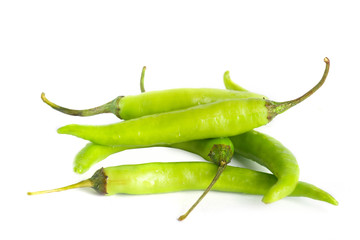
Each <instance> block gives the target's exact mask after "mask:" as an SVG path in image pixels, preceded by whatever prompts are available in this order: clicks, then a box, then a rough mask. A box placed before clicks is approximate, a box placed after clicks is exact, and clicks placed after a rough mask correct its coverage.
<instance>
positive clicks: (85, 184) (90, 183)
mask: <svg viewBox="0 0 360 240" xmlns="http://www.w3.org/2000/svg"><path fill="white" fill-rule="evenodd" d="M84 187H94V182H93V181H92V180H91V179H86V180H83V181H81V182H78V183H75V184H71V185H69V186H65V187H61V188H55V189H50V190H44V191H37V192H28V193H27V194H28V195H38V194H43V193H53V192H60V191H65V190H69V189H74V188H84Z"/></svg>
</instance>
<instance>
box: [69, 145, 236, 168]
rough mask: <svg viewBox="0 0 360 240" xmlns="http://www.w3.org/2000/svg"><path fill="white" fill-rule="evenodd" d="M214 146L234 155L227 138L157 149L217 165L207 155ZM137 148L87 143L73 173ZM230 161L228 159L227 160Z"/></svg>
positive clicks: (75, 162)
mask: <svg viewBox="0 0 360 240" xmlns="http://www.w3.org/2000/svg"><path fill="white" fill-rule="evenodd" d="M214 145H227V146H229V148H230V149H231V152H232V153H234V146H233V143H232V141H231V140H230V139H229V138H214V139H201V140H194V141H189V142H181V143H175V144H167V145H159V146H158V147H170V148H177V149H181V150H185V151H188V152H191V153H194V154H197V155H199V156H200V157H202V158H204V159H205V160H206V161H209V162H213V161H214V159H215V161H217V162H214V163H215V164H217V165H219V164H220V163H219V161H218V160H219V158H210V156H209V153H210V152H211V151H212V148H213V146H214ZM134 148H139V147H126V146H104V145H98V144H94V143H88V144H87V145H86V146H85V147H84V148H83V149H81V151H80V152H79V153H78V154H77V155H76V157H75V160H74V171H75V172H76V173H85V172H86V171H88V170H89V169H90V168H91V166H93V165H94V164H96V163H98V162H100V161H102V160H104V159H105V158H107V157H108V156H110V155H112V154H114V153H117V152H121V151H124V150H128V149H134ZM231 156H232V154H231ZM228 161H230V159H229V160H228Z"/></svg>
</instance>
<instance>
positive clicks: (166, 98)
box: [41, 86, 263, 120]
mask: <svg viewBox="0 0 360 240" xmlns="http://www.w3.org/2000/svg"><path fill="white" fill-rule="evenodd" d="M142 88H143V86H142ZM143 90H144V89H143ZM262 97H263V96H262V95H260V94H256V93H251V92H239V91H233V90H224V89H212V88H178V89H168V90H160V91H151V92H145V93H142V94H138V95H133V96H131V95H129V96H120V97H117V98H115V99H114V100H112V101H110V102H108V103H106V104H104V105H102V106H99V107H95V108H90V109H84V110H74V109H69V108H65V107H62V106H59V105H57V104H55V103H53V102H51V101H49V100H48V99H47V98H46V97H45V94H44V93H42V94H41V98H42V100H43V101H44V102H45V103H46V104H48V105H49V106H50V107H52V108H53V109H55V110H57V111H60V112H62V113H65V114H69V115H73V116H93V115H97V114H101V113H113V114H115V115H116V116H117V117H118V118H120V119H124V120H128V119H134V118H139V117H142V116H146V115H150V114H152V113H153V112H156V113H164V112H169V111H172V110H173V109H186V108H189V107H193V106H197V105H202V104H208V103H212V102H216V101H219V100H224V99H242V98H262Z"/></svg>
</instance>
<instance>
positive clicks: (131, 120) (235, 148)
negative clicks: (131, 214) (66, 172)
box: [28, 58, 338, 220]
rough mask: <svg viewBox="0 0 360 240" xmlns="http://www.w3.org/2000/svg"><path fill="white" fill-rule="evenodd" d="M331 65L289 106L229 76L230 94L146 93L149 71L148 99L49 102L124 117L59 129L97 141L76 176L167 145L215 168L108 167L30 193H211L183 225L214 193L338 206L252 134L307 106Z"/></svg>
mask: <svg viewBox="0 0 360 240" xmlns="http://www.w3.org/2000/svg"><path fill="white" fill-rule="evenodd" d="M324 62H325V64H326V67H325V71H324V74H323V76H322V78H321V80H320V81H319V82H318V84H316V85H315V86H314V87H313V88H312V89H310V90H309V91H308V92H307V93H305V94H304V95H303V96H301V97H299V98H296V99H294V100H291V101H286V102H275V101H271V100H268V99H267V98H266V97H265V96H263V95H261V94H256V93H252V92H249V91H247V90H246V89H244V88H242V87H240V86H239V85H237V84H236V83H234V82H233V81H232V80H231V78H230V75H229V72H225V74H224V84H225V87H226V89H225V90H223V89H207V88H200V89H191V88H183V89H170V90H162V91H152V92H145V88H144V75H145V67H144V68H143V71H142V74H141V78H140V88H141V94H139V95H136V96H120V97H117V98H115V99H114V100H113V101H110V102H108V103H106V104H104V105H102V106H99V107H95V108H91V109H85V110H73V109H69V108H64V107H61V106H58V105H57V104H55V103H53V102H50V101H49V100H48V99H47V98H46V97H45V94H44V93H42V95H41V98H42V100H43V101H44V102H45V103H46V104H48V105H49V106H50V107H52V108H54V109H55V110H58V111H60V112H63V113H65V114H69V115H74V116H92V115H96V114H100V113H113V114H114V115H116V116H117V117H118V118H120V119H123V121H120V122H118V123H115V124H110V125H102V126H84V125H75V124H72V125H67V126H64V127H61V128H59V129H58V133H60V134H70V135H74V136H77V137H80V138H83V139H85V140H88V141H90V142H89V143H88V144H87V145H86V146H85V147H84V148H83V149H82V150H81V151H80V152H79V153H78V154H77V155H76V157H75V160H74V171H75V172H77V173H80V174H81V173H84V172H86V171H88V170H89V169H90V168H91V167H92V166H93V165H94V164H96V163H98V162H100V161H102V160H104V159H105V158H107V157H108V156H110V155H112V154H115V153H118V152H121V151H124V150H127V149H137V148H146V147H153V146H162V147H170V148H177V149H181V150H185V151H189V152H192V153H194V154H197V155H199V156H201V157H202V158H204V159H205V160H207V161H208V162H209V163H198V162H178V163H146V164H138V165H120V166H116V167H108V168H101V169H99V170H98V171H96V172H95V174H94V175H93V176H92V177H91V178H89V179H87V180H84V181H81V182H79V183H76V184H73V185H69V186H66V187H62V188H57V189H53V190H46V191H38V192H29V193H28V194H29V195H34V194H40V193H49V192H57V191H63V190H68V189H72V188H79V187H92V188H94V189H95V190H96V191H98V192H100V193H103V194H107V195H111V194H116V193H126V194H153V193H166V192H175V191H185V190H205V191H204V192H203V194H202V195H201V196H200V198H199V199H198V200H197V201H196V202H195V204H194V205H193V206H192V207H191V208H190V209H189V210H188V211H187V212H186V213H185V214H184V215H182V216H180V217H179V220H183V219H185V218H186V217H187V216H188V214H189V213H190V212H191V211H192V210H193V209H194V208H195V206H196V205H197V204H198V203H199V202H200V201H201V199H202V198H203V197H204V196H205V195H206V194H207V193H208V192H209V191H210V189H212V190H215V191H224V192H241V193H248V194H260V195H263V199H262V201H263V202H264V203H272V202H275V201H277V200H280V199H282V198H284V197H287V196H303V197H308V198H312V199H317V200H321V201H325V202H328V203H331V204H334V205H337V204H338V202H337V201H336V200H335V199H334V198H333V197H332V196H331V195H330V194H329V193H327V192H325V191H323V190H321V189H319V188H317V187H315V186H313V185H311V184H308V183H305V182H301V181H299V166H298V163H297V161H296V158H295V157H294V155H293V154H292V153H291V151H290V150H288V149H287V148H286V147H285V146H284V145H282V144H281V143H280V142H279V141H277V140H276V139H274V138H272V137H270V136H268V135H265V134H263V133H260V132H258V131H255V130H253V129H254V128H257V127H260V126H262V125H265V124H267V123H269V122H270V121H272V120H273V119H274V117H275V116H277V115H278V114H281V113H283V112H285V111H286V110H288V109H289V108H291V107H293V106H295V105H296V104H298V103H300V102H302V101H303V100H305V99H306V98H308V97H309V96H310V95H312V94H313V93H314V92H315V91H317V90H318V89H319V88H320V87H321V86H322V84H323V83H324V82H325V79H326V77H327V75H328V72H329V67H330V61H329V59H328V58H325V59H324ZM234 153H237V154H239V155H240V156H243V157H245V158H248V159H250V160H253V161H255V162H257V163H259V164H261V165H263V166H265V167H266V168H268V169H269V170H270V171H271V172H272V173H273V174H267V173H263V172H258V171H254V170H250V169H244V168H239V167H232V166H228V164H229V163H230V161H231V160H232V157H233V155H234Z"/></svg>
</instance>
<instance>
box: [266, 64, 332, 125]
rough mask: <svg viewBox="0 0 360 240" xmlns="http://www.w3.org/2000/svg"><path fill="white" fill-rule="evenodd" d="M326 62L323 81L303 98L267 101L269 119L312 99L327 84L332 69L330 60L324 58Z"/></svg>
mask: <svg viewBox="0 0 360 240" xmlns="http://www.w3.org/2000/svg"><path fill="white" fill-rule="evenodd" d="M324 62H325V64H326V66H325V71H324V74H323V76H322V78H321V80H320V81H319V82H318V83H317V84H316V85H315V86H314V87H313V88H312V89H310V90H309V91H308V92H306V93H305V94H304V95H302V96H301V97H298V98H296V99H294V100H290V101H286V102H273V101H267V105H266V107H267V108H268V109H269V115H268V119H269V121H271V120H272V119H273V118H274V117H275V116H276V115H278V114H281V113H283V112H285V111H286V110H288V109H289V108H292V107H293V106H295V105H297V104H299V103H301V102H302V101H304V100H305V99H307V98H308V97H310V96H311V95H312V94H313V93H314V92H316V91H317V90H318V89H319V88H320V87H321V86H322V85H323V84H324V82H325V80H326V77H327V75H328V73H329V68H330V60H329V59H328V58H327V57H326V58H324Z"/></svg>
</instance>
